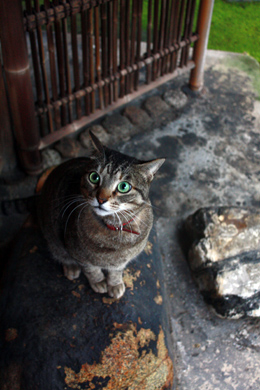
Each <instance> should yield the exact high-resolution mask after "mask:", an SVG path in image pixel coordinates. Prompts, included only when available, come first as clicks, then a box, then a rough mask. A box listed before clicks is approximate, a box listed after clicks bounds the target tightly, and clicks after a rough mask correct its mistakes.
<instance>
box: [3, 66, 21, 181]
mask: <svg viewBox="0 0 260 390" xmlns="http://www.w3.org/2000/svg"><path fill="white" fill-rule="evenodd" d="M16 165H17V161H16V156H15V151H14V142H13V134H12V126H11V121H10V112H9V108H8V101H7V96H6V90H5V83H4V77H3V72H2V64H1V61H0V175H1V176H5V175H8V173H9V172H10V171H12V170H13V169H14V168H15V166H16Z"/></svg>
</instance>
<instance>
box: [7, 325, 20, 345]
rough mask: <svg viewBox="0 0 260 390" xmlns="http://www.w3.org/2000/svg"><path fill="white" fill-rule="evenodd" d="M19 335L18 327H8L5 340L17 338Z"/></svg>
mask: <svg viewBox="0 0 260 390" xmlns="http://www.w3.org/2000/svg"><path fill="white" fill-rule="evenodd" d="M17 337H18V332H17V329H15V328H8V329H7V330H6V332H5V341H7V342H10V341H13V340H15V339H16V338H17Z"/></svg>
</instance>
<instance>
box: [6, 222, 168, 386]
mask: <svg viewBox="0 0 260 390" xmlns="http://www.w3.org/2000/svg"><path fill="white" fill-rule="evenodd" d="M27 225H28V226H27V227H24V228H23V230H22V232H21V235H20V237H19V239H18V240H17V242H16V244H15V248H14V252H13V256H12V257H11V259H10V261H9V263H8V266H7V270H6V273H5V276H4V279H3V288H2V296H1V302H0V307H1V309H0V312H1V323H0V332H1V341H0V348H1V361H0V378H1V379H0V389H1V390H14V389H24V390H25V389H26V390H36V389H37V390H47V389H48V390H54V389H55V390H59V389H62V390H64V389H82V390H83V389H93V390H99V389H113V390H115V389H116V390H120V389H122V390H123V389H129V390H130V389H133V390H134V389H143V390H155V389H156V390H160V389H161V390H163V389H164V390H167V389H168V390H170V389H171V388H172V385H173V362H172V357H171V349H170V340H169V324H168V315H167V309H166V308H167V304H166V296H165V292H164V288H163V277H162V270H161V267H162V264H161V259H160V255H159V251H158V244H157V240H156V237H155V233H153V234H152V235H151V236H150V238H149V243H148V245H147V247H146V249H145V251H144V252H143V253H142V254H141V255H140V256H139V258H138V259H137V261H133V262H132V263H131V264H130V266H129V267H128V268H127V269H126V270H125V272H124V281H125V284H126V287H127V288H126V293H125V295H124V296H123V297H122V298H121V299H120V300H115V299H112V298H109V297H108V296H107V295H101V294H96V293H94V292H93V291H92V290H91V288H90V287H89V285H88V282H87V279H86V278H85V277H84V276H81V277H80V278H79V279H77V280H75V281H73V282H72V281H69V280H67V279H66V278H65V277H64V276H63V273H62V270H61V267H60V265H58V264H56V263H55V262H54V261H53V260H52V259H51V258H50V254H49V253H48V251H47V250H46V243H45V241H44V240H43V239H42V238H41V235H40V234H39V231H38V228H37V226H33V225H32V224H31V223H28V224H27Z"/></svg>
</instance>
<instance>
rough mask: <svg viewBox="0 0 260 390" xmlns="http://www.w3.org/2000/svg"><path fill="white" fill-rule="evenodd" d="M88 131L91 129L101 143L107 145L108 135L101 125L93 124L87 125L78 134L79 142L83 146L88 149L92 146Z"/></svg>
mask: <svg viewBox="0 0 260 390" xmlns="http://www.w3.org/2000/svg"><path fill="white" fill-rule="evenodd" d="M89 131H92V133H94V134H95V135H96V136H97V137H98V139H99V140H100V142H101V143H102V144H103V145H107V144H108V143H109V140H110V136H109V134H108V133H107V131H106V130H105V129H104V127H102V126H101V125H93V126H90V127H88V128H87V130H84V131H82V133H81V134H80V136H79V140H80V143H81V145H82V146H83V147H84V148H86V149H88V150H89V151H91V150H92V148H93V145H92V142H91V139H90V136H89Z"/></svg>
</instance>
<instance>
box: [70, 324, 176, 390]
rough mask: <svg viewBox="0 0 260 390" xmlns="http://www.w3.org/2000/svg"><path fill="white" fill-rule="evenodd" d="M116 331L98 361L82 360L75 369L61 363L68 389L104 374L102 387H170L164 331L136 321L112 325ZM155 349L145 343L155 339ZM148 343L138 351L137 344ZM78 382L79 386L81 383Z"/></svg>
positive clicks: (170, 366)
mask: <svg viewBox="0 0 260 390" xmlns="http://www.w3.org/2000/svg"><path fill="white" fill-rule="evenodd" d="M116 328H117V329H118V332H117V333H116V335H114V336H113V338H112V339H111V343H110V345H109V346H108V347H107V348H106V349H105V350H104V351H103V352H102V354H101V358H100V362H99V363H94V364H92V365H90V364H88V363H85V364H83V365H82V366H81V370H80V371H79V372H78V373H76V372H75V371H74V370H72V369H71V368H69V367H65V368H64V371H65V383H66V385H67V386H69V387H70V388H72V389H82V388H85V387H82V386H84V385H85V384H86V382H89V383H91V382H92V381H93V379H94V378H96V379H97V378H100V379H101V378H107V377H109V381H108V382H107V384H106V387H103V389H104V390H105V389H106V390H115V389H117V390H120V389H126V388H127V389H128V390H158V389H160V390H162V389H170V388H171V386H172V383H173V364H172V360H171V358H170V357H169V355H168V350H167V348H166V345H165V340H164V332H163V330H162V329H160V331H159V334H158V337H156V335H155V334H154V333H153V332H152V331H151V329H144V328H141V329H140V330H139V331H137V329H136V325H134V324H130V325H125V324H124V325H123V326H120V324H118V326H116ZM156 339H157V343H156V347H157V353H156V354H154V353H153V352H152V350H151V349H149V343H150V341H152V340H156ZM144 346H148V348H145V349H144V350H142V351H141V353H140V348H142V347H144ZM81 385H82V386H81Z"/></svg>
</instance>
